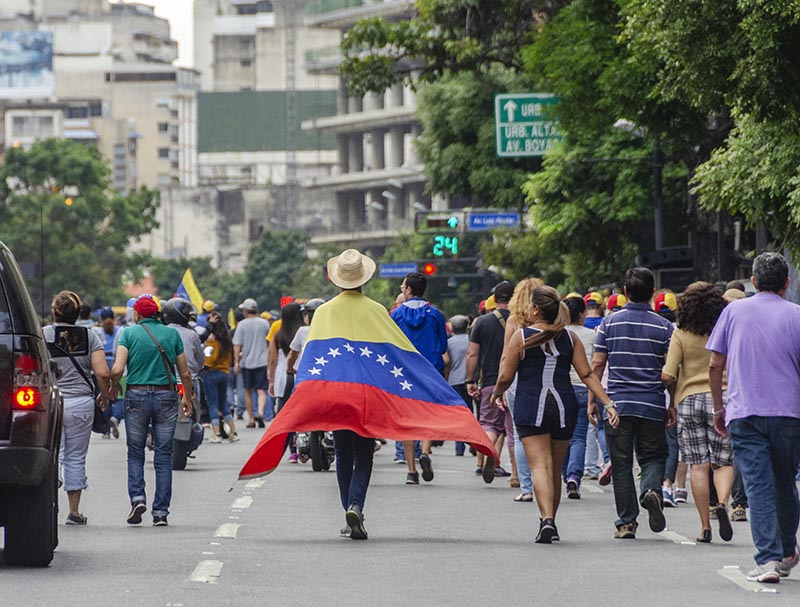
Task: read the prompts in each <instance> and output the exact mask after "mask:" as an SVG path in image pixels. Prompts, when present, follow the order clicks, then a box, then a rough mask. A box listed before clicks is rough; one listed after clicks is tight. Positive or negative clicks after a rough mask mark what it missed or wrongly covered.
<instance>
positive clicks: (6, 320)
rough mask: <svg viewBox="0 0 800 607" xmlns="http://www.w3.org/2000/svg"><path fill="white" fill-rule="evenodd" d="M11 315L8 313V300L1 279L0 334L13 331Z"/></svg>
mask: <svg viewBox="0 0 800 607" xmlns="http://www.w3.org/2000/svg"><path fill="white" fill-rule="evenodd" d="M13 332H14V331H13V325H12V324H11V315H10V314H9V313H8V300H7V299H6V289H5V287H4V286H3V281H0V334H5V333H13Z"/></svg>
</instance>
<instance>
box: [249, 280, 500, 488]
mask: <svg viewBox="0 0 800 607" xmlns="http://www.w3.org/2000/svg"><path fill="white" fill-rule="evenodd" d="M295 385H296V387H295V391H294V393H293V394H292V396H291V398H289V400H288V401H287V402H286V405H285V406H284V407H283V409H282V410H281V412H280V413H279V414H278V415H277V416H276V417H275V419H274V420H273V421H272V423H271V424H270V426H269V428H268V429H267V431H266V432H265V433H264V436H262V437H261V440H260V441H259V443H258V445H256V448H255V449H254V451H253V453H252V454H251V455H250V457H249V459H248V460H247V462H246V463H245V464H244V466H243V467H242V470H241V472H240V473H239V478H240V479H244V478H251V477H255V476H262V475H264V474H269V473H270V472H272V471H273V470H274V469H275V468H276V467H277V466H278V464H279V463H280V460H281V457H282V455H283V453H284V450H285V446H286V437H287V434H288V433H289V432H307V431H312V430H352V431H353V432H356V433H357V434H360V435H361V436H368V437H370V436H372V437H385V438H392V439H395V440H411V439H430V440H458V441H464V442H467V443H470V444H472V445H473V446H474V447H475V448H476V449H477V450H478V451H480V452H481V453H484V454H486V455H489V456H491V457H493V458H494V461H495V462H496V461H498V460H499V458H498V455H497V451H496V450H495V448H494V445H493V444H492V442H491V441H490V440H489V437H488V436H487V435H486V432H484V431H483V429H482V428H481V426H480V424H478V422H477V420H476V419H475V416H474V415H472V412H471V411H470V410H469V409H468V408H467V406H466V405H465V404H464V401H463V400H462V399H461V397H460V396H459V395H458V394H457V393H456V392H455V391H454V390H453V389H452V388H451V387H450V386H449V384H448V383H447V382H446V381H445V379H444V378H443V377H442V376H441V375H439V373H438V372H437V371H436V369H435V368H434V367H433V365H431V364H430V362H428V361H427V360H426V359H425V358H424V357H423V356H422V355H421V354H420V353H419V352H417V350H416V349H415V348H414V346H413V345H412V344H411V342H410V341H409V340H408V338H407V337H406V336H405V335H404V334H403V332H402V331H401V330H400V329H399V328H398V326H397V325H396V324H395V323H394V321H393V320H392V319H391V318H390V317H389V315H388V314H387V312H386V309H385V308H384V307H383V306H381V305H380V304H379V303H377V302H375V301H372V300H371V299H369V298H368V297H366V296H364V295H362V294H361V293H358V292H356V291H345V292H343V293H341V294H340V295H339V296H338V297H336V298H334V299H332V300H331V301H329V302H327V303H325V304H324V305H322V306H320V307H319V308H318V309H317V311H316V312H315V313H314V321H313V323H312V324H311V330H310V331H309V334H308V339H307V341H306V345H305V349H304V350H303V355H302V358H301V359H300V364H299V368H298V373H297V378H296V384H295Z"/></svg>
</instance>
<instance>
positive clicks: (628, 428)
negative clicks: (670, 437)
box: [605, 415, 668, 527]
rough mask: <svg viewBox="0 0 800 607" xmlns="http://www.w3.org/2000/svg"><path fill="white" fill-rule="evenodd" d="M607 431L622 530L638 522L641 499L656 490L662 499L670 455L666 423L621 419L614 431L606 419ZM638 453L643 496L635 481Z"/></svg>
mask: <svg viewBox="0 0 800 607" xmlns="http://www.w3.org/2000/svg"><path fill="white" fill-rule="evenodd" d="M605 431H606V445H607V446H608V453H609V455H610V456H611V470H612V475H613V476H612V478H613V479H614V501H615V503H616V506H617V516H618V517H619V518H618V519H617V521H616V523H615V524H616V526H617V527H620V526H621V525H624V524H626V523H635V522H636V518H637V517H638V516H639V503H640V500H641V498H642V497H644V494H645V493H646V492H647V491H649V490H651V489H652V490H653V491H655V492H656V494H657V495H658V499H659V500H660V499H661V483H662V481H663V480H664V467H665V464H666V461H667V454H668V449H667V439H666V434H665V433H664V422H663V421H654V420H652V419H644V418H642V417H632V416H629V415H625V416H620V418H619V425H618V426H617V427H616V428H612V427H611V425H610V424H609V423H608V420H606V421H605ZM634 451H635V452H636V459H638V460H639V466H640V467H641V468H642V480H641V481H640V483H639V489H640V493H639V497H637V495H636V483H635V482H634V479H633V453H634Z"/></svg>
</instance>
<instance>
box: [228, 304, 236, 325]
mask: <svg viewBox="0 0 800 607" xmlns="http://www.w3.org/2000/svg"><path fill="white" fill-rule="evenodd" d="M228 326H229V327H230V328H231V329H235V328H236V313H235V312H234V311H233V308H228Z"/></svg>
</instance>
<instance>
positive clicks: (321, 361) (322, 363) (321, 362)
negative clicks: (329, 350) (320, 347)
mask: <svg viewBox="0 0 800 607" xmlns="http://www.w3.org/2000/svg"><path fill="white" fill-rule="evenodd" d="M314 361H315V362H316V364H318V365H319V366H321V367H324V366H325V365H326V364H327V363H328V361H327V359H326V358H325V357H324V356H320V357H319V358H315V359H314Z"/></svg>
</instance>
